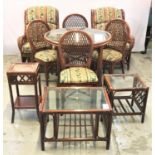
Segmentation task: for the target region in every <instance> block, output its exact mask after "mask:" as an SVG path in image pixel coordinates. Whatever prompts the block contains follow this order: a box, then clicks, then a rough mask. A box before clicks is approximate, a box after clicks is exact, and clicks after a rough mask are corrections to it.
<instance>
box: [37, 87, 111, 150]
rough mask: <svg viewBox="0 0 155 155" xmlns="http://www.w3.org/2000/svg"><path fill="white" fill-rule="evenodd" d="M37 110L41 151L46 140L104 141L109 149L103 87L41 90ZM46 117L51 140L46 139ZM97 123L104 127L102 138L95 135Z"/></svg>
mask: <svg viewBox="0 0 155 155" xmlns="http://www.w3.org/2000/svg"><path fill="white" fill-rule="evenodd" d="M39 110H40V130H41V148H42V150H44V149H45V146H44V142H49V141H54V142H58V141H62V142H65V141H106V149H109V146H110V134H111V123H112V108H111V105H110V102H109V98H108V95H107V93H106V91H105V90H104V88H102V87H69V88H67V87H45V89H44V95H43V99H42V102H41V104H40V108H39ZM49 116H52V122H53V133H52V135H53V136H52V137H46V135H47V134H46V129H47V126H48V122H49V120H50V119H49ZM99 120H102V122H100V121H99ZM100 123H103V124H104V126H105V132H104V131H102V132H104V134H103V135H104V136H99V135H98V133H99V124H100Z"/></svg>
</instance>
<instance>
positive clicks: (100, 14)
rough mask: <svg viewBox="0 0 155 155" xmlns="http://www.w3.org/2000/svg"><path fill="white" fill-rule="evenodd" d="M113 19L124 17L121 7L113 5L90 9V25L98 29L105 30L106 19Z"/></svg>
mask: <svg viewBox="0 0 155 155" xmlns="http://www.w3.org/2000/svg"><path fill="white" fill-rule="evenodd" d="M113 19H124V12H123V10H122V9H117V8H113V7H102V8H97V9H92V10H91V20H92V27H93V28H97V29H100V30H105V26H106V24H107V23H108V21H110V20H113Z"/></svg>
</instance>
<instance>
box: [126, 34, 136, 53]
mask: <svg viewBox="0 0 155 155" xmlns="http://www.w3.org/2000/svg"><path fill="white" fill-rule="evenodd" d="M127 44H128V45H127V51H131V50H132V48H133V46H134V44H135V38H134V37H133V36H129V39H128V42H127Z"/></svg>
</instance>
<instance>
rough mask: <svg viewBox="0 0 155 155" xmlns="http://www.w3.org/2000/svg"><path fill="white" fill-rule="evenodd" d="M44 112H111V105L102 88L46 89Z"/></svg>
mask: <svg viewBox="0 0 155 155" xmlns="http://www.w3.org/2000/svg"><path fill="white" fill-rule="evenodd" d="M42 110H43V111H46V112H48V111H59V110H60V111H76V112H78V111H79V112H81V111H86V112H87V111H88V112H89V111H94V112H95V111H110V110H111V107H110V103H109V100H108V99H107V96H105V90H104V89H103V88H102V87H93V88H90V87H88V88H87V87H75V88H64V87H46V88H45V95H44V102H43V107H42Z"/></svg>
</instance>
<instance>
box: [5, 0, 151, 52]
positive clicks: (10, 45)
mask: <svg viewBox="0 0 155 155" xmlns="http://www.w3.org/2000/svg"><path fill="white" fill-rule="evenodd" d="M36 5H37V6H39V5H50V6H53V7H56V8H57V9H58V10H59V15H60V17H59V18H60V27H61V25H62V21H63V19H64V17H65V16H67V15H68V14H70V13H80V14H83V15H84V16H85V17H86V18H87V20H88V23H89V27H90V26H91V25H90V10H91V9H92V8H98V7H106V6H111V7H116V8H122V9H124V11H125V18H126V21H127V22H128V24H129V26H130V28H131V33H132V35H133V36H134V37H135V46H134V48H133V51H142V50H144V42H145V35H146V29H147V23H148V17H149V9H150V5H151V0H5V1H4V2H3V6H4V7H3V24H4V25H3V39H4V40H3V51H4V54H16V53H19V49H18V46H17V38H18V36H20V35H22V34H23V32H24V10H25V9H26V8H27V7H29V6H36Z"/></svg>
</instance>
